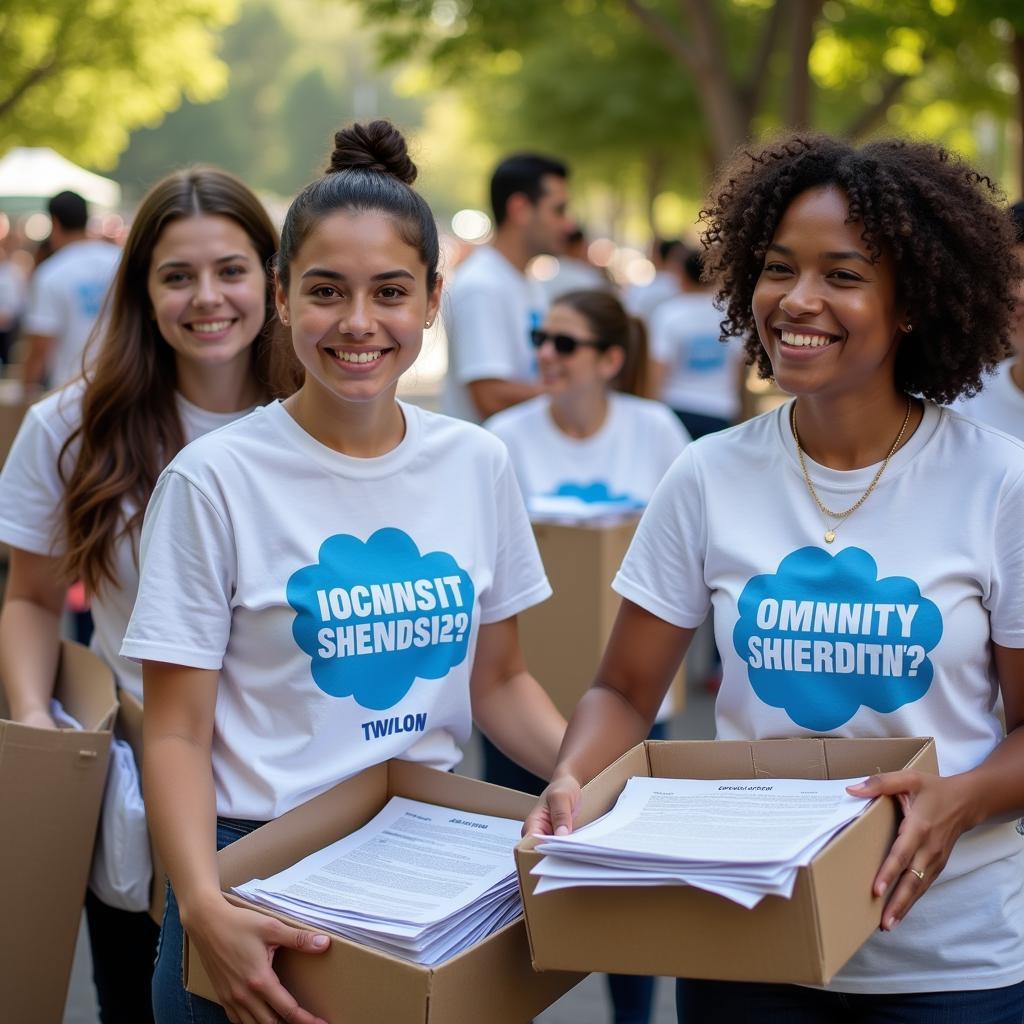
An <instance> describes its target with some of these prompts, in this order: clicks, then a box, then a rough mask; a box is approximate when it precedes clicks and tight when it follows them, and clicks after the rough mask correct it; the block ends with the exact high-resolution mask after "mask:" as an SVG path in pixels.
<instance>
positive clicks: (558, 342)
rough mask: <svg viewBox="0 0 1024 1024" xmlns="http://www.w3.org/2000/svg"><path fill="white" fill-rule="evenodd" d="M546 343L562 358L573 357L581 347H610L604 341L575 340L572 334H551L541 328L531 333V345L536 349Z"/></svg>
mask: <svg viewBox="0 0 1024 1024" xmlns="http://www.w3.org/2000/svg"><path fill="white" fill-rule="evenodd" d="M545 341H550V342H551V344H552V345H554V346H555V351H556V352H557V353H558V354H559V355H560V356H571V355H572V354H573V352H575V351H576V349H577V347H578V346H580V345H583V346H584V347H585V348H607V347H608V346H607V345H606V344H605V343H604V342H603V341H584V340H583V339H582V338H574V337H573V336H572V335H571V334H550V333H549V332H548V331H542V330H540V329H539V328H535V329H534V330H532V331H530V343H531V344H532V345H533V347H534V348H540V347H541V345H543V344H544V342H545Z"/></svg>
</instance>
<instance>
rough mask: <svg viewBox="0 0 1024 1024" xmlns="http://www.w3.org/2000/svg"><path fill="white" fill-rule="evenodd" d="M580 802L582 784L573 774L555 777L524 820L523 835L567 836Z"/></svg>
mask: <svg viewBox="0 0 1024 1024" xmlns="http://www.w3.org/2000/svg"><path fill="white" fill-rule="evenodd" d="M579 804H580V784H579V782H578V781H577V780H576V779H574V778H573V777H572V776H571V775H561V776H559V777H558V778H556V779H553V780H552V782H551V785H550V786H548V788H547V789H545V790H544V792H543V793H541V795H540V800H538V801H537V806H536V807H534V809H533V810H532V811H530V813H529V815H528V816H527V818H526V821H525V822H523V835H524V836H531V835H542V836H550V835H555V836H567V835H568V834H569V833H570V832H571V831H572V826H573V819H574V818H575V817H576V811H577V810H578V809H579Z"/></svg>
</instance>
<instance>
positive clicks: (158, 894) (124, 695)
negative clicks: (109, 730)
mask: <svg viewBox="0 0 1024 1024" xmlns="http://www.w3.org/2000/svg"><path fill="white" fill-rule="evenodd" d="M117 699H118V704H119V709H118V713H117V735H118V738H119V739H122V740H124V741H125V742H126V743H127V744H128V745H129V746H130V747H131V748H132V753H133V754H134V755H135V764H136V766H137V767H138V769H139V774H140V775H141V774H142V701H140V700H139V699H138V697H135V696H133V695H132V694H131V693H129V692H128V691H127V690H118V691H117ZM149 852H150V856H151V857H152V860H153V883H152V890H151V892H150V899H149V916H150V917H151V918H153V920H154V921H155V922H156V923H157V924H162V923H163V919H164V894H165V892H166V885H167V873H166V872H165V871H164V866H163V864H162V863H161V861H160V858H159V857H158V856H157V853H156V847H155V846H154V845H153V837H152V836H150V839H149Z"/></svg>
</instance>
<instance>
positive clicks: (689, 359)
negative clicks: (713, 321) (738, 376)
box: [684, 334, 727, 373]
mask: <svg viewBox="0 0 1024 1024" xmlns="http://www.w3.org/2000/svg"><path fill="white" fill-rule="evenodd" d="M684 355H685V367H684V368H685V369H687V370H689V371H691V372H692V373H707V372H709V371H710V370H717V369H719V368H720V367H722V366H724V365H725V360H726V356H727V347H726V345H725V344H724V343H723V342H721V341H719V340H718V335H717V334H698V335H696V336H695V337H693V338H691V339H690V343H689V344H688V345H687V347H686V349H685V351H684Z"/></svg>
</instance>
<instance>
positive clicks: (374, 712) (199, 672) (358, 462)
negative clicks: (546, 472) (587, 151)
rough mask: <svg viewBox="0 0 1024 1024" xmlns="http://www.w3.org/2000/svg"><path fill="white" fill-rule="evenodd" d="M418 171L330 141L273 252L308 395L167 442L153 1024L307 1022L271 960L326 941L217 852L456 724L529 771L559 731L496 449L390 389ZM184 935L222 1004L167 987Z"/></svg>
mask: <svg viewBox="0 0 1024 1024" xmlns="http://www.w3.org/2000/svg"><path fill="white" fill-rule="evenodd" d="M415 177H416V167H415V165H414V164H413V163H412V161H411V160H410V159H409V157H408V153H407V151H406V145H405V140H404V139H403V138H402V136H401V135H400V134H399V132H398V131H397V130H396V129H395V128H394V127H393V126H392V125H390V124H389V123H388V122H385V121H374V122H372V123H370V124H367V125H358V124H357V125H353V126H352V127H351V128H349V129H345V130H343V131H339V132H338V133H337V135H336V136H335V147H334V151H333V153H332V156H331V163H330V166H329V168H328V171H327V173H326V174H325V175H324V177H322V178H320V179H319V180H317V181H315V182H313V183H312V184H311V185H309V186H307V188H306V189H304V190H303V191H302V192H301V193H300V194H299V196H298V198H297V199H296V200H295V201H294V202H293V203H292V205H291V207H290V208H289V211H288V214H287V216H286V218H285V223H284V227H283V228H282V233H281V247H280V250H279V252H278V255H277V258H276V261H275V281H276V299H277V309H278V315H279V318H280V320H281V323H282V324H283V325H284V326H285V328H286V329H287V330H288V332H289V333H290V335H291V344H292V346H293V347H294V350H295V353H296V355H297V356H298V358H299V360H300V362H301V363H302V365H303V367H304V369H305V380H304V382H303V384H302V386H301V388H300V389H299V390H298V392H297V393H296V394H295V395H294V396H293V397H291V398H290V399H288V400H287V401H286V402H285V403H284V404H281V403H274V404H271V405H268V406H266V407H264V408H262V409H258V410H256V411H255V412H253V413H252V414H251V415H250V416H248V417H246V418H245V419H243V420H240V421H238V422H237V423H233V424H230V425H229V426H226V427H224V428H223V429H221V430H219V431H217V432H215V433H214V434H210V435H208V436H206V437H204V438H200V439H199V440H198V441H197V442H194V443H193V444H192V445H190V446H189V447H188V448H186V449H185V450H184V451H182V452H181V453H180V454H179V455H178V456H177V457H176V458H175V459H174V461H173V462H172V463H171V465H170V466H169V467H168V468H167V469H166V470H165V471H164V473H163V474H162V475H161V478H160V480H159V481H158V483H157V486H156V489H155V491H154V494H153V498H152V500H151V501H150V504H149V508H148V510H147V513H146V519H145V523H144V526H143V532H142V543H141V563H142V570H141V579H140V583H139V592H138V598H137V600H136V604H135V609H134V611H133V613H132V618H131V621H130V623H129V625H128V629H127V631H126V634H125V639H124V644H123V646H122V654H123V655H124V656H126V657H129V658H133V659H138V660H140V661H142V662H143V665H144V668H143V672H144V679H145V691H146V715H145V730H146V731H145V765H144V772H143V774H144V781H145V790H146V801H147V808H148V811H149V817H150V823H151V827H152V830H153V836H154V840H155V842H156V845H157V849H158V850H159V852H160V855H161V858H162V859H163V861H164V863H165V864H166V866H167V872H168V875H169V878H170V883H171V885H170V888H169V889H168V894H167V911H166V915H165V920H164V925H163V929H162V932H161V935H162V939H161V943H160V952H159V955H158V959H157V965H156V970H155V975H154V1006H155V1010H156V1019H157V1021H158V1022H159V1024H169V1022H175V1024H177V1022H189V1024H192V1022H212V1021H217V1022H221V1024H223V1022H224V1021H226V1020H239V1019H241V1020H246V1021H249V1020H260V1021H263V1020H269V1019H279V1018H283V1019H285V1020H288V1021H289V1022H291V1024H314V1022H315V1021H316V1020H317V1018H315V1017H314V1016H313V1015H312V1014H310V1013H309V1012H307V1011H306V1010H304V1009H302V1008H301V1007H299V1006H298V1005H297V1004H296V1001H295V999H294V998H293V997H292V996H291V995H290V994H289V993H288V992H287V991H286V990H285V989H284V988H283V987H282V986H281V984H280V981H279V980H278V979H277V977H276V975H275V974H274V971H273V967H272V962H271V961H272V956H271V954H272V952H273V950H274V949H275V948H276V947H278V946H281V945H286V946H288V947H290V948H296V949H302V950H305V951H307V952H310V953H314V952H316V951H318V950H321V949H323V948H326V945H327V941H328V940H327V937H326V936H320V935H314V933H313V932H310V931H308V930H305V929H295V928H289V927H286V926H285V925H283V924H281V923H280V922H278V921H276V920H274V919H272V918H269V917H267V916H266V915H263V914H260V913H257V912H255V911H251V910H244V909H239V908H237V907H234V906H232V905H231V904H230V903H228V902H227V901H226V900H225V899H224V898H223V896H222V895H221V893H220V886H219V883H218V877H217V869H216V859H215V856H216V851H217V849H218V848H219V847H222V846H224V845H226V844H228V843H230V842H232V841H234V840H235V839H237V838H238V837H239V836H240V835H243V834H245V833H247V832H250V831H252V830H253V829H254V828H257V827H259V824H260V823H262V822H265V821H267V820H270V819H272V818H276V817H278V816H279V815H281V814H283V813H285V812H286V811H288V810H290V809H291V808H293V807H295V806H297V805H299V804H301V803H303V802H305V801H307V800H309V799H311V798H312V797H314V796H316V795H317V794H318V793H321V792H323V791H325V790H326V789H328V788H330V787H331V786H333V785H335V784H336V783H337V782H339V781H342V780H343V779H345V778H348V777H350V776H351V775H354V774H355V773H357V772H359V771H361V770H363V769H365V768H367V767H369V766H371V765H374V764H379V763H381V762H383V761H386V760H387V759H389V758H392V757H401V758H404V759H406V760H412V761H417V762H420V763H424V764H427V765H431V766H433V767H436V768H439V769H442V770H445V769H449V768H451V767H453V766H454V765H455V764H456V763H457V762H458V760H459V757H460V750H459V745H460V744H462V743H465V742H466V741H467V740H468V739H469V737H470V734H471V726H472V722H473V721H474V720H475V721H476V723H477V725H478V726H479V727H480V728H481V730H483V731H484V732H485V733H489V734H490V735H491V736H492V737H493V739H494V740H495V742H496V743H499V744H500V745H501V747H502V749H503V750H505V751H506V753H508V755H509V756H511V757H513V758H515V759H516V760H517V761H519V762H521V763H522V764H523V765H524V766H525V767H527V768H528V769H530V770H531V771H533V772H535V773H537V774H539V775H543V776H546V775H548V774H549V773H550V771H551V769H552V768H553V766H554V763H555V757H556V755H557V751H558V747H559V744H560V742H561V738H562V733H563V731H564V727H565V722H564V720H563V719H562V717H561V715H560V714H559V713H558V711H557V710H556V709H555V707H554V705H553V704H552V703H551V700H550V698H549V697H548V696H547V694H546V693H544V691H543V690H542V689H541V688H540V686H539V685H538V683H537V681H536V680H535V679H534V678H533V677H532V676H531V675H530V674H529V673H528V671H527V670H526V667H525V666H524V664H523V659H522V655H521V654H520V651H519V644H518V640H517V632H516V615H517V614H518V613H519V612H521V611H523V610H524V609H525V608H528V607H530V606H531V605H534V604H536V603H538V602H540V601H542V600H544V599H545V598H546V597H547V596H548V595H549V593H550V587H549V586H548V584H547V580H546V578H545V576H544V571H543V567H542V566H541V563H540V557H539V554H538V552H537V548H536V544H535V543H534V540H533V535H532V532H531V530H530V526H529V521H528V520H527V517H526V509H525V507H524V505H523V500H522V496H521V494H520V492H519V488H518V486H517V484H516V480H515V474H514V472H513V471H512V467H511V465H510V463H509V459H508V454H507V452H506V451H505V449H504V446H503V445H502V444H501V443H500V442H499V441H498V440H497V439H496V438H494V437H492V436H491V435H490V434H488V433H487V432H486V431H484V430H482V429H480V428H479V427H477V426H475V425H472V424H467V423H464V422H461V421H458V420H454V419H451V418H449V417H446V416H441V415H438V414H435V413H430V412H426V411H424V410H421V409H418V408H417V407H415V406H410V405H406V404H404V403H400V402H397V401H396V399H395V392H396V388H397V384H398V379H399V377H400V376H401V375H402V374H403V373H404V372H405V371H406V370H408V369H409V368H410V367H411V366H412V365H413V364H414V362H415V360H416V357H417V356H418V354H419V352H420V349H421V347H422V343H423V330H424V328H425V327H426V326H428V325H429V324H430V323H431V322H432V321H433V319H434V317H435V316H436V315H437V309H438V306H439V305H440V299H441V287H442V281H441V277H440V275H439V273H438V258H439V243H438V236H437V227H436V223H435V221H434V217H433V214H432V213H431V211H430V209H429V207H428V206H427V204H426V202H425V201H424V200H423V198H422V197H421V196H420V195H419V194H418V193H416V192H415V191H413V189H412V188H411V183H412V181H413V180H414V179H415ZM282 342H283V339H282ZM453 510H455V511H454V512H453ZM182 926H184V927H185V928H187V929H188V933H189V936H190V939H191V940H192V942H193V943H194V944H195V946H196V947H197V948H198V949H199V951H200V953H201V956H202V959H203V962H204V964H205V966H206V968H207V971H208V972H209V975H210V979H211V981H212V982H213V984H214V986H215V988H216V990H217V992H218V995H219V997H220V1000H221V1003H222V1004H223V1008H222V1006H220V1005H216V1004H214V1003H211V1002H209V1001H207V1000H203V999H200V998H196V997H193V996H190V995H189V994H187V993H186V992H185V991H184V989H183V987H182V971H181V956H182Z"/></svg>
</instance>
